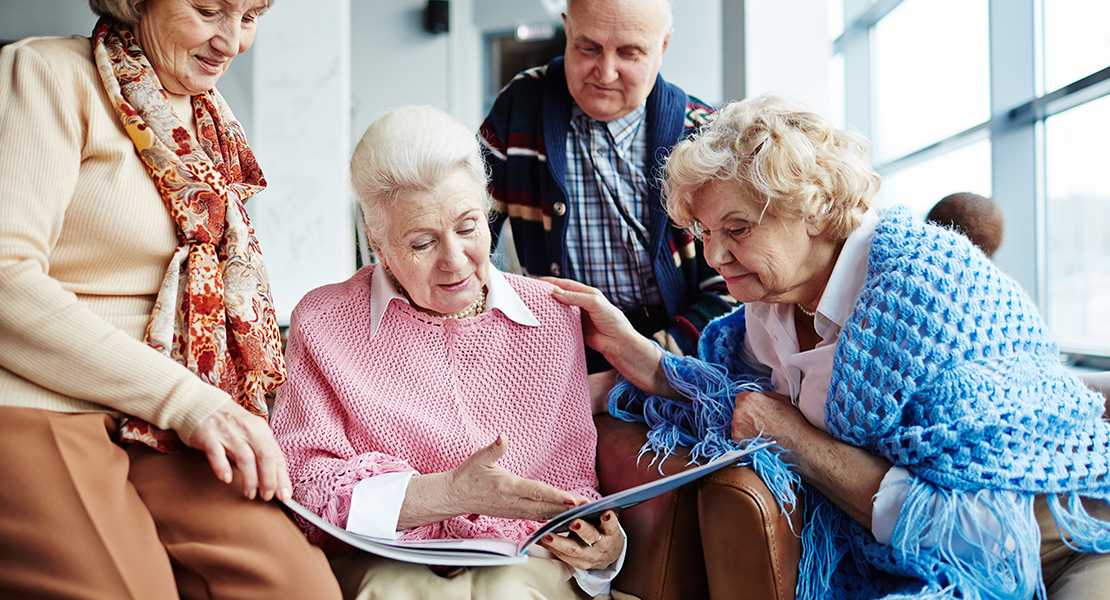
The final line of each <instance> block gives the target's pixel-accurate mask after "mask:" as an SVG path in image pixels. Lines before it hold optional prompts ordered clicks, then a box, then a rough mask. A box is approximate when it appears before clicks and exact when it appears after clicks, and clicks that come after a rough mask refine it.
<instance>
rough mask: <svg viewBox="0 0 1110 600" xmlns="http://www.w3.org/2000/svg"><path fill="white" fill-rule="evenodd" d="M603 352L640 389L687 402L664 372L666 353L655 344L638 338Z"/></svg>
mask: <svg viewBox="0 0 1110 600" xmlns="http://www.w3.org/2000/svg"><path fill="white" fill-rule="evenodd" d="M626 341H627V343H624V344H620V345H617V346H615V347H613V348H611V349H608V350H606V351H605V352H603V354H604V355H605V359H606V360H608V361H609V363H610V364H612V365H613V367H614V368H616V369H617V371H619V372H620V374H621V375H624V378H625V379H627V380H628V381H629V382H631V383H632V385H634V386H636V387H637V388H639V389H641V390H643V391H645V392H647V393H649V394H651V395H653V396H662V397H664V398H671V399H673V400H685V399H686V398H685V397H684V396H682V395H681V394H679V393H678V392H677V391H676V390H675V389H674V388H673V387H672V386H671V382H670V380H668V379H667V373H666V372H665V371H664V370H663V350H662V349H660V348H659V346H657V345H655V344H654V343H652V342H651V340H649V339H647V338H645V337H643V336H640V335H637V336H636V337H635V338H630V339H628V340H626Z"/></svg>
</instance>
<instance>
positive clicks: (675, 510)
mask: <svg viewBox="0 0 1110 600" xmlns="http://www.w3.org/2000/svg"><path fill="white" fill-rule="evenodd" d="M594 424H595V425H596V426H597V475H598V479H599V480H600V482H601V493H602V494H612V493H615V492H619V491H621V490H626V489H628V488H630V487H634V486H637V485H640V484H642V483H647V482H649V481H654V480H656V479H659V478H660V477H663V475H661V474H660V473H659V465H658V464H654V465H653V464H651V459H652V458H654V454H652V453H647V454H644V456H643V457H642V458H640V460H639V461H637V459H636V458H637V456H638V455H639V452H640V448H641V447H642V446H643V445H644V442H645V441H646V440H647V427H646V426H644V425H642V424H639V423H627V422H625V421H621V420H619V419H616V418H614V417H612V416H609V415H607V414H603V415H597V416H595V417H594ZM687 462H688V459H687V458H686V457H685V453H684V452H682V451H681V449H679V452H677V453H676V454H675V455H672V456H670V457H668V458H667V459H666V460H665V461H663V473H664V474H666V475H670V474H673V473H677V472H679V471H682V470H683V469H685V468H686V463H687ZM620 523H621V526H622V527H624V531H625V533H626V534H627V535H628V553H627V555H626V557H625V561H624V567H623V568H622V569H621V572H620V574H619V575H618V576H617V578H616V579H615V580H614V581H613V589H616V590H620V591H622V592H625V593H628V594H633V595H635V596H639V597H640V598H642V599H643V600H678V599H683V598H707V597H709V590H708V587H707V581H706V574H705V562H704V559H703V556H702V542H701V534H700V532H699V529H698V487H697V482H693V483H689V484H687V485H684V486H682V487H679V488H677V489H674V490H671V491H670V492H667V493H665V494H661V495H659V496H657V497H655V498H652V499H651V500H648V501H647V502H643V503H641V504H638V505H636V506H633V507H632V508H629V509H627V510H625V511H624V512H622V513H621V515H620Z"/></svg>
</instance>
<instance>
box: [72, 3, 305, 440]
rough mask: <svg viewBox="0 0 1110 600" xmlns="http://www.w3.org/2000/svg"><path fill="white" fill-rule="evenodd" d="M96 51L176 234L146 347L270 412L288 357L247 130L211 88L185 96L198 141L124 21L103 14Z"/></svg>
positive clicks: (154, 433) (154, 432) (255, 409)
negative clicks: (248, 206) (251, 202)
mask: <svg viewBox="0 0 1110 600" xmlns="http://www.w3.org/2000/svg"><path fill="white" fill-rule="evenodd" d="M93 51H94V55H95V60H96V66H97V69H98V71H99V72H100V77H101V79H102V80H103V82H104V88H105V89H106V90H107V92H108V97H109V98H110V99H111V100H112V104H113V105H114V106H115V109H116V112H117V113H118V114H119V118H120V122H121V123H123V127H124V129H125V130H126V131H127V134H128V136H130V137H131V140H132V142H134V144H135V150H136V151H137V152H138V153H139V156H140V157H141V158H142V160H143V162H144V163H145V164H146V169H147V172H149V173H150V176H151V178H152V179H153V180H154V183H155V185H156V186H157V187H158V191H159V192H161V194H162V200H163V201H164V202H165V204H166V208H168V209H169V211H170V214H171V215H172V216H173V219H174V222H176V223H177V226H178V238H179V239H180V241H181V244H180V245H179V246H178V248H177V250H176V251H175V252H174V255H173V258H172V259H171V260H170V264H169V268H168V269H167V271H166V276H165V279H164V280H163V281H162V287H161V289H160V290H159V292H158V299H157V301H156V303H155V305H154V313H153V314H152V315H151V319H150V323H149V324H148V325H147V331H146V339H145V342H146V343H147V344H148V345H150V346H151V347H153V348H155V349H157V350H158V351H160V352H161V353H162V354H164V355H166V356H168V357H170V358H172V359H173V360H175V361H177V362H179V363H181V364H183V365H185V366H186V367H188V368H189V370H191V371H192V372H194V373H196V374H197V376H198V377H200V378H201V379H202V380H204V381H205V382H207V383H209V384H211V385H214V386H216V387H218V388H220V389H221V390H224V391H225V392H227V393H228V394H230V395H231V397H232V398H235V399H236V400H237V401H238V402H239V404H240V405H242V406H243V407H244V408H246V409H247V410H248V411H250V412H251V413H253V414H256V415H258V416H260V417H263V418H265V417H266V415H267V410H266V401H265V395H266V393H267V392H268V391H270V390H272V389H274V388H276V387H277V386H278V385H280V384H281V382H282V381H284V380H285V362H284V360H283V358H282V354H281V343H280V338H279V336H278V329H277V318H276V316H275V315H274V309H273V305H272V303H271V301H270V284H269V280H268V278H267V276H266V269H265V266H264V265H263V263H262V254H261V252H260V250H259V247H258V241H257V240H256V239H255V237H254V229H253V228H252V227H251V224H250V220H249V219H248V218H247V212H246V210H245V209H244V208H243V203H244V202H246V201H247V199H248V198H250V197H251V196H252V195H254V193H255V192H258V191H260V190H262V189H263V188H265V187H266V180H265V179H263V177H262V171H261V170H260V169H259V168H258V164H257V163H256V162H255V159H254V154H253V153H252V152H251V149H250V148H249V147H248V146H247V141H246V137H245V136H244V134H243V129H242V127H240V125H239V123H238V122H237V121H235V119H234V117H233V116H232V114H231V111H230V109H229V108H228V107H227V104H226V103H225V102H224V100H223V98H222V97H221V96H220V95H219V93H217V92H216V91H215V90H214V89H213V90H209V91H207V92H204V93H202V94H198V95H196V96H193V97H192V107H193V113H194V116H195V118H196V125H197V133H198V135H199V137H200V139H199V140H197V139H195V138H194V137H193V134H192V133H191V132H189V130H188V128H186V127H185V125H184V123H183V122H182V121H181V119H179V118H178V117H177V115H176V114H174V112H173V110H172V109H171V108H170V104H169V101H168V100H167V98H166V95H165V93H164V92H163V90H162V86H161V84H160V83H159V81H158V78H157V76H156V75H155V74H154V70H153V68H152V67H151V65H150V62H149V61H148V60H147V58H146V56H145V55H144V54H143V51H142V49H141V48H140V47H139V46H138V43H137V42H136V40H135V37H134V35H133V34H132V33H131V31H130V29H129V28H128V27H127V26H124V25H121V24H119V23H117V22H114V21H109V20H106V19H101V20H100V22H99V23H97V25H96V29H94V30H93ZM120 433H121V436H122V438H123V439H125V440H129V441H139V442H142V443H144V444H147V445H148V446H151V447H152V448H155V449H157V450H160V451H162V452H174V451H179V450H181V449H183V448H184V445H183V444H182V443H181V440H180V439H179V438H178V437H177V435H176V434H175V433H174V432H172V431H166V430H163V429H159V428H158V427H155V426H154V425H151V424H150V423H147V422H145V421H142V420H141V419H138V418H135V417H127V416H125V417H124V418H123V420H122V422H121V424H120Z"/></svg>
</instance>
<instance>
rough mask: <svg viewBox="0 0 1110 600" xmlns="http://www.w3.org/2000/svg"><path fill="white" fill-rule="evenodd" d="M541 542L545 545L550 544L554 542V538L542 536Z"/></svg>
mask: <svg viewBox="0 0 1110 600" xmlns="http://www.w3.org/2000/svg"><path fill="white" fill-rule="evenodd" d="M543 541H544V543H545V544H550V543H551V542H554V541H555V536H552V535H545V536H543Z"/></svg>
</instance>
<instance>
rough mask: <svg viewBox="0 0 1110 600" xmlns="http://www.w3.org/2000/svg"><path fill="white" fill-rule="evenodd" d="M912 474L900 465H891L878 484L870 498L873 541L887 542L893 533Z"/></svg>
mask: <svg viewBox="0 0 1110 600" xmlns="http://www.w3.org/2000/svg"><path fill="white" fill-rule="evenodd" d="M912 481H913V476H912V475H910V472H909V471H907V470H905V469H903V468H902V467H891V468H890V470H889V471H887V472H886V475H885V476H884V477H883V481H882V483H880V484H879V491H878V492H877V493H876V494H875V496H874V498H872V499H871V533H872V534H873V535H874V536H875V541H877V542H879V543H880V544H889V543H890V535H891V534H892V533H894V524H895V523H896V522H897V521H898V513H899V512H900V511H901V510H902V505H903V504H905V503H906V496H907V495H908V494H909V491H910V483H911V482H912Z"/></svg>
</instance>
